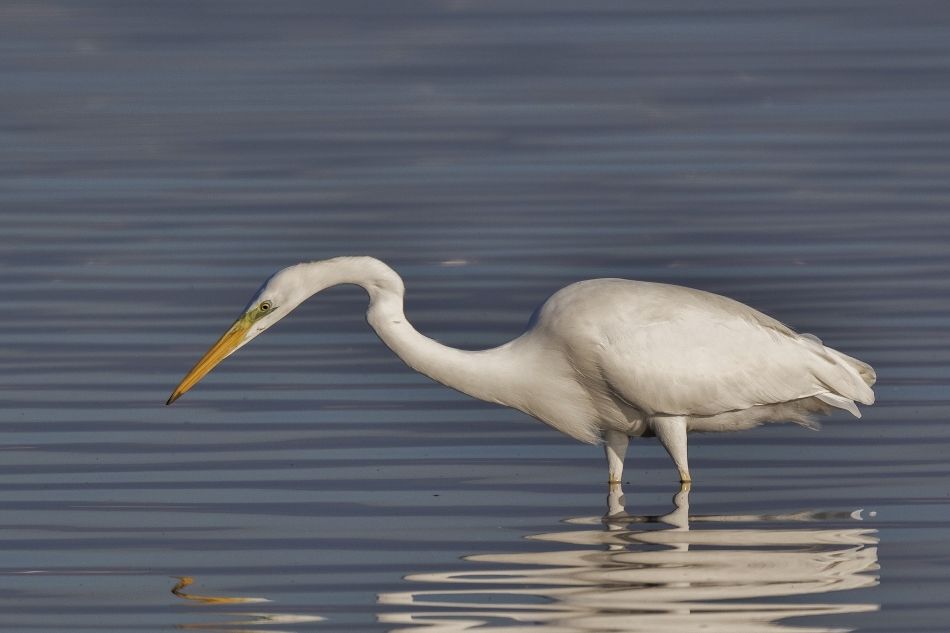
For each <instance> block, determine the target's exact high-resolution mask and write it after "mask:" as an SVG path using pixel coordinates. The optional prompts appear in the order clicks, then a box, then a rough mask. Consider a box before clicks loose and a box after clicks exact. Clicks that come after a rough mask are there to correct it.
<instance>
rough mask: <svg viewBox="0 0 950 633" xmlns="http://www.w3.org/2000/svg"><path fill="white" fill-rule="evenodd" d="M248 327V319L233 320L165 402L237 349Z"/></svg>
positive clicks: (187, 388)
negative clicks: (229, 327)
mask: <svg viewBox="0 0 950 633" xmlns="http://www.w3.org/2000/svg"><path fill="white" fill-rule="evenodd" d="M250 327H251V324H250V321H249V320H248V319H246V318H244V317H242V318H240V319H238V320H237V321H235V322H234V325H232V326H231V329H229V330H228V331H227V332H225V333H224V335H223V336H222V337H221V338H219V339H218V341H217V342H216V343H215V344H214V345H212V346H211V349H209V350H208V351H207V352H205V355H204V356H202V357H201V360H199V361H198V362H197V363H195V366H194V367H192V368H191V371H189V372H188V373H187V374H186V375H185V377H184V378H182V379H181V382H180V383H179V384H178V386H177V387H175V390H174V391H173V392H172V395H171V396H169V398H168V401H167V402H166V403H165V404H166V405H169V404H171V403H173V402H174V401H175V400H178V399H179V398H180V397H182V395H184V393H185V392H186V391H188V390H189V389H191V388H192V387H194V386H195V385H196V384H198V381H199V380H201V379H202V378H204V377H205V374H207V373H208V372H209V371H211V370H212V369H214V368H215V366H216V365H217V364H218V363H220V362H221V361H222V360H224V359H225V358H226V357H227V356H228V354H230V353H231V352H233V351H234V350H235V349H237V348H238V346H239V345H240V344H241V342H242V341H243V340H244V335H245V334H247V331H248V330H249V329H250Z"/></svg>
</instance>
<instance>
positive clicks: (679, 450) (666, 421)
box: [652, 416, 692, 483]
mask: <svg viewBox="0 0 950 633" xmlns="http://www.w3.org/2000/svg"><path fill="white" fill-rule="evenodd" d="M652 426H653V432H654V433H656V437H657V439H659V440H660V444H662V445H663V448H665V449H666V452H667V453H669V454H670V457H672V458H673V463H674V464H676V469H677V470H679V473H680V481H681V482H683V483H687V482H690V481H692V478H690V476H689V462H688V461H687V460H686V418H682V417H677V416H665V417H661V418H659V417H658V418H654V419H653V420H652Z"/></svg>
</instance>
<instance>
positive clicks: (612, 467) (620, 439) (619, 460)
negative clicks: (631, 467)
mask: <svg viewBox="0 0 950 633" xmlns="http://www.w3.org/2000/svg"><path fill="white" fill-rule="evenodd" d="M629 443H630V438H629V437H627V435H626V434H625V433H621V432H619V431H607V432H606V433H604V452H605V453H606V454H607V471H608V477H607V482H608V483H611V484H619V483H621V480H622V478H623V458H624V456H625V455H626V454H627V444H629Z"/></svg>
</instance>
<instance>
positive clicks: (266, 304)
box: [257, 301, 274, 312]
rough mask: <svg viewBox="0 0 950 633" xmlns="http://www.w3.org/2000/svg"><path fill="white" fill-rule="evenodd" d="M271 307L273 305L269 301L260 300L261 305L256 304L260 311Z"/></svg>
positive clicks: (265, 310)
mask: <svg viewBox="0 0 950 633" xmlns="http://www.w3.org/2000/svg"><path fill="white" fill-rule="evenodd" d="M272 307H274V306H273V304H272V303H271V302H270V301H261V305H259V306H257V309H258V310H260V311H261V312H267V311H268V310H270V309H271V308H272Z"/></svg>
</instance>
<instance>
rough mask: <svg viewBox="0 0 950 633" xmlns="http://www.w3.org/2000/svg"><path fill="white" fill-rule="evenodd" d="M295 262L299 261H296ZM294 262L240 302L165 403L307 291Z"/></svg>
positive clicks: (280, 315) (284, 312) (289, 308)
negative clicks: (233, 318)
mask: <svg viewBox="0 0 950 633" xmlns="http://www.w3.org/2000/svg"><path fill="white" fill-rule="evenodd" d="M298 266H299V265H298ZM298 266H291V267H289V268H285V269H283V270H281V271H279V272H277V273H275V274H274V275H272V276H271V277H270V278H269V279H268V280H267V281H265V282H264V285H262V286H261V287H260V288H259V289H258V291H257V292H256V293H254V297H253V298H252V299H251V300H250V301H249V302H248V303H247V305H246V306H244V310H243V311H242V312H241V315H240V316H239V317H238V318H237V320H236V321H234V323H233V324H232V325H231V327H230V328H228V330H227V331H226V332H225V333H224V334H222V335H221V338H219V339H218V340H217V342H215V344H214V345H212V346H211V348H210V349H209V350H208V351H207V352H205V355H204V356H202V357H201V360H199V361H198V362H197V363H195V366H194V367H192V368H191V371H189V372H188V373H187V374H185V377H184V378H182V380H181V383H179V385H178V386H177V387H175V390H174V391H173V392H172V395H171V396H170V397H169V398H168V401H167V402H166V403H165V404H166V405H169V404H171V403H173V402H174V401H175V400H178V398H180V397H181V396H182V395H183V394H184V393H185V392H186V391H188V390H189V389H191V388H192V387H194V386H195V385H196V384H197V383H198V381H199V380H201V379H202V378H204V377H205V375H207V374H208V372H210V371H211V370H212V369H214V368H215V367H216V366H217V364H218V363H220V362H221V361H222V360H224V359H225V358H227V357H228V356H230V355H231V354H233V353H234V352H236V351H237V350H239V349H241V348H242V347H244V346H245V345H247V344H248V343H250V342H251V341H252V340H253V339H254V338H255V337H256V336H258V335H259V334H261V333H262V332H264V330H266V329H267V328H269V327H270V326H272V325H274V324H275V323H277V322H278V321H280V320H281V319H282V318H284V317H285V316H287V315H288V314H290V312H291V311H292V310H293V309H294V308H296V307H297V306H298V305H300V303H301V302H302V301H303V300H304V299H306V298H307V297H308V296H309V294H312V291H311V292H310V293H309V294H308V293H307V292H306V291H305V288H304V285H303V283H302V281H303V279H302V275H301V274H300V271H299V270H297V269H298Z"/></svg>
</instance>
